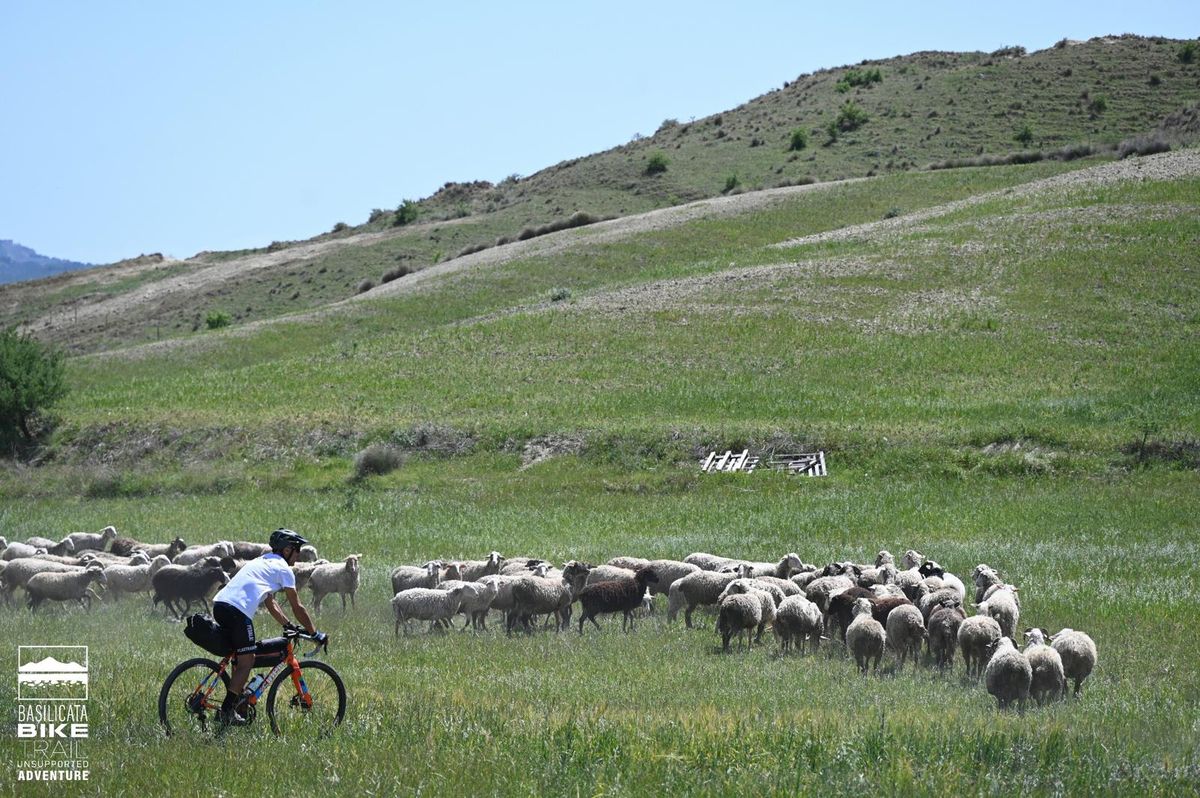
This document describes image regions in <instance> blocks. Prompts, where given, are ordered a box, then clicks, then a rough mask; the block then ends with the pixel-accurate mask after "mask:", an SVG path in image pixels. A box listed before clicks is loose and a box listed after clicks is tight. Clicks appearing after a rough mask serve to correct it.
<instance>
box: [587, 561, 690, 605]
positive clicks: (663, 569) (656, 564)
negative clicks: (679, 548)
mask: <svg viewBox="0 0 1200 798" xmlns="http://www.w3.org/2000/svg"><path fill="white" fill-rule="evenodd" d="M608 564H609V565H613V564H614V563H613V562H612V561H611V560H610V561H609V563H608ZM643 567H644V568H653V569H654V573H655V574H657V575H658V581H657V582H652V583H651V584H650V595H652V596H657V595H660V594H667V595H668V596H669V595H670V591H671V585H673V584H675V583H676V582H677V581H679V580H680V579H683V578H684V577H685V576H687V575H688V574H694V573H696V572H697V571H699V570H701V569H700V566H698V565H693V564H692V563H690V562H683V561H682V560H650V561H648V562H647V563H646V564H645V565H644V566H643ZM634 570H636V569H634Z"/></svg>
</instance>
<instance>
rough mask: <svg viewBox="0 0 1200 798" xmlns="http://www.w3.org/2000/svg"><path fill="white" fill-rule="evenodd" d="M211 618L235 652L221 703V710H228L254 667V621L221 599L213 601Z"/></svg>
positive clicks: (238, 696)
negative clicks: (223, 699)
mask: <svg viewBox="0 0 1200 798" xmlns="http://www.w3.org/2000/svg"><path fill="white" fill-rule="evenodd" d="M213 618H214V620H216V621H217V623H219V624H221V628H222V629H224V630H225V633H226V634H227V635H229V641H230V643H231V644H232V646H233V650H234V652H235V653H236V654H237V659H235V660H234V663H233V669H232V671H231V672H230V674H229V687H228V690H227V692H226V694H225V701H224V702H223V703H222V704H221V710H222V711H223V712H229V711H230V710H232V709H233V707H234V706H235V705H236V704H237V701H238V698H240V697H241V695H242V690H244V689H245V687H246V681H247V679H249V678H250V671H251V670H252V669H253V668H254V648H255V638H254V621H252V620H251V619H250V618H247V617H246V616H245V615H244V614H242V611H241V610H239V609H238V608H237V607H234V606H233V605H232V604H226V603H225V602H223V601H216V602H213Z"/></svg>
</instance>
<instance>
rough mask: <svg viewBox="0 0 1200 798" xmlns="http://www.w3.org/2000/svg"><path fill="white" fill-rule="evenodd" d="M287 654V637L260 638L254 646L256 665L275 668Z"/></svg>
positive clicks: (257, 666)
mask: <svg viewBox="0 0 1200 798" xmlns="http://www.w3.org/2000/svg"><path fill="white" fill-rule="evenodd" d="M286 655H287V638H286V637H271V638H268V639H266V640H259V641H258V645H256V646H255V648H254V667H256V668H274V667H275V666H276V665H278V664H279V663H281V662H283V658H284V657H285V656H286Z"/></svg>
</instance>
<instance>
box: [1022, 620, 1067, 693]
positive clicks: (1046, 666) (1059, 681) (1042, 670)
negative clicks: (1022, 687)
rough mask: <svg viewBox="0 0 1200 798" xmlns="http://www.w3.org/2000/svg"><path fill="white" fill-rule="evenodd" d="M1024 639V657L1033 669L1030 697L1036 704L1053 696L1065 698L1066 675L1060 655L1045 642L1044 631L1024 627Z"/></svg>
mask: <svg viewBox="0 0 1200 798" xmlns="http://www.w3.org/2000/svg"><path fill="white" fill-rule="evenodd" d="M1025 640H1026V644H1025V658H1026V659H1028V660H1029V667H1030V668H1032V669H1033V680H1032V681H1031V682H1030V683H1029V695H1030V697H1031V698H1033V700H1034V701H1037V702H1038V706H1041V705H1042V704H1044V703H1046V701H1053V700H1054V699H1055V698H1066V697H1067V677H1066V675H1065V673H1064V669H1063V661H1062V656H1061V655H1060V654H1059V653H1058V652H1057V651H1055V650H1054V649H1053V648H1051V647H1050V646H1048V645H1047V644H1046V633H1045V632H1044V631H1043V630H1041V629H1026V630H1025Z"/></svg>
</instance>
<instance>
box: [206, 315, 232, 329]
mask: <svg viewBox="0 0 1200 798" xmlns="http://www.w3.org/2000/svg"><path fill="white" fill-rule="evenodd" d="M230 321H231V319H230V318H229V314H228V313H226V312H225V311H223V310H210V311H209V312H208V315H207V316H205V317H204V326H205V327H207V328H208V329H210V330H219V329H221V328H222V327H228V326H229V322H230Z"/></svg>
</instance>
